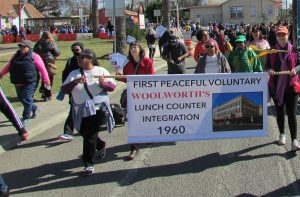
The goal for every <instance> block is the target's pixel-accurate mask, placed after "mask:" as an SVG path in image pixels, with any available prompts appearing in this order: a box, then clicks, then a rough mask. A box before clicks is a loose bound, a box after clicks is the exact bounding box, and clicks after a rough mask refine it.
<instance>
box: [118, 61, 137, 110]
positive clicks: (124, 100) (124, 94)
mask: <svg viewBox="0 0 300 197" xmlns="http://www.w3.org/2000/svg"><path fill="white" fill-rule="evenodd" d="M140 65H141V62H139V63H138V64H137V65H136V67H135V69H134V72H133V74H134V75H136V74H137V72H138V70H139V68H140ZM120 104H121V107H122V108H126V107H127V89H126V88H125V89H124V90H123V92H122V94H121V97H120Z"/></svg>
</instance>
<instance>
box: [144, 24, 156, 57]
mask: <svg viewBox="0 0 300 197" xmlns="http://www.w3.org/2000/svg"><path fill="white" fill-rule="evenodd" d="M155 40H156V38H155V31H154V29H153V27H149V28H148V29H147V33H146V41H147V45H148V49H149V58H150V59H152V60H153V58H154V55H155V51H156V45H155Z"/></svg>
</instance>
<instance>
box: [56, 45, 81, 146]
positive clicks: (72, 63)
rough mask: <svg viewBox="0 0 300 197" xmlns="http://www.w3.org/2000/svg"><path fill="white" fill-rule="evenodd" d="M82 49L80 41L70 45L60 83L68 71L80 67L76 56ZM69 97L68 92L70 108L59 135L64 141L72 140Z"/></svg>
mask: <svg viewBox="0 0 300 197" xmlns="http://www.w3.org/2000/svg"><path fill="white" fill-rule="evenodd" d="M83 49H84V46H83V44H82V43H81V42H75V43H73V44H72V45H71V50H72V52H73V57H70V58H69V59H68V60H67V63H66V66H65V69H64V70H63V72H62V83H63V82H64V81H65V80H66V79H67V77H68V75H69V74H70V72H72V71H73V70H77V69H79V68H80V67H79V65H78V56H79V54H80V52H81V51H82V50H83ZM71 97H72V95H71V94H69V104H70V110H69V115H68V117H67V119H66V121H65V124H64V134H62V135H60V136H59V139H60V140H64V141H72V140H73V130H74V126H73V120H72V102H71V99H72V98H71Z"/></svg>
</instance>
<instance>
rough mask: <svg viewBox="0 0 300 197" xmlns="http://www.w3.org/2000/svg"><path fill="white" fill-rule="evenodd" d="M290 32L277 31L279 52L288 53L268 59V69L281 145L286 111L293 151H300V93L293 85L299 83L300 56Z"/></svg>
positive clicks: (283, 29) (283, 138) (284, 30)
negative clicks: (298, 113)
mask: <svg viewBox="0 0 300 197" xmlns="http://www.w3.org/2000/svg"><path fill="white" fill-rule="evenodd" d="M288 38H289V30H288V28H287V27H285V26H279V27H278V28H277V30H276V40H277V42H276V45H275V49H277V50H287V52H284V53H282V52H279V53H273V54H270V55H269V56H268V58H267V62H266V67H267V68H268V73H269V75H270V79H269V92H270V96H271V97H272V99H273V101H274V104H275V109H276V120H277V125H278V129H279V140H278V144H279V145H284V144H286V136H285V132H284V129H285V128H284V125H285V110H284V108H285V109H286V114H287V117H288V124H289V130H290V135H291V140H292V143H291V150H292V151H298V150H300V145H299V143H298V141H297V119H296V111H297V102H298V97H299V95H298V93H296V92H294V89H293V85H294V82H295V81H298V80H299V78H298V75H297V72H299V70H300V54H299V52H297V49H296V48H295V47H294V46H293V45H292V44H291V43H290V42H289V41H288ZM280 71H290V75H275V73H276V72H280Z"/></svg>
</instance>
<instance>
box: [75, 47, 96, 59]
mask: <svg viewBox="0 0 300 197" xmlns="http://www.w3.org/2000/svg"><path fill="white" fill-rule="evenodd" d="M79 55H82V56H85V57H88V58H90V59H96V58H97V57H96V53H95V52H94V51H93V50H92V49H83V50H82V51H81V52H80V53H79Z"/></svg>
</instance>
